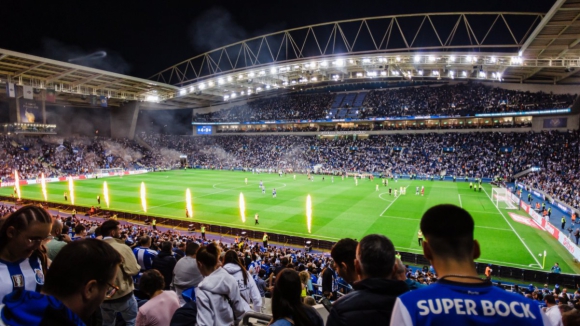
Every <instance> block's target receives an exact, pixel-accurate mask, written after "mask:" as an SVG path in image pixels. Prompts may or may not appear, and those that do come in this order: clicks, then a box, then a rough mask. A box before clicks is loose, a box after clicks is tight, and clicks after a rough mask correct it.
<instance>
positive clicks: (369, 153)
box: [0, 131, 580, 208]
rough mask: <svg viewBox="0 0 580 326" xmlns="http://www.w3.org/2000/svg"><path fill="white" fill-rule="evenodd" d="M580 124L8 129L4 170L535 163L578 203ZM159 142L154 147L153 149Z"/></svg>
mask: <svg viewBox="0 0 580 326" xmlns="http://www.w3.org/2000/svg"><path fill="white" fill-rule="evenodd" d="M579 136H580V134H579V133H578V131H569V132H555V131H552V132H541V133H532V132H529V133H515V132H514V133H499V132H493V133H447V134H435V133H432V134H397V135H371V136H369V137H366V138H363V137H359V138H355V139H352V138H350V137H348V138H337V139H329V138H319V137H314V136H296V135H285V136H270V135H269V136H260V137H257V136H240V135H232V136H222V137H200V138H196V141H192V138H191V137H189V136H169V135H145V134H143V135H142V136H141V139H142V142H141V143H142V144H143V145H144V146H146V147H143V146H142V145H140V144H139V143H138V142H136V141H129V140H111V139H104V138H88V137H85V138H82V137H76V138H72V139H62V138H56V137H54V136H47V137H44V138H25V137H17V136H7V135H4V136H1V138H0V144H1V145H2V147H3V151H2V152H1V153H0V167H1V168H0V175H1V176H2V180H3V181H11V180H13V177H14V176H13V171H14V170H17V171H18V172H19V175H20V178H21V179H34V178H38V177H40V174H41V173H44V174H45V177H47V178H48V177H56V176H62V175H68V174H77V173H92V172H96V171H97V170H98V169H105V168H123V169H138V168H146V169H170V168H176V167H180V155H182V154H184V155H186V156H187V157H188V164H189V165H190V166H194V167H202V168H215V169H248V170H249V169H260V170H271V171H280V170H283V171H295V172H307V171H314V170H315V171H317V172H319V173H327V174H340V173H344V172H360V173H376V174H382V175H386V176H394V175H411V174H413V175H418V176H420V177H424V178H428V177H431V176H434V177H435V178H437V177H439V176H442V175H447V176H456V177H457V178H463V177H465V176H468V177H470V178H474V177H477V178H479V177H483V178H495V177H498V176H499V177H501V178H504V179H510V178H511V177H512V176H513V175H514V174H516V173H518V172H521V171H523V170H526V169H528V168H530V167H539V168H541V171H539V172H535V173H530V174H528V175H526V176H524V177H522V178H521V180H518V181H521V182H523V183H525V184H527V185H529V186H531V187H532V188H535V189H539V190H542V191H544V192H546V193H547V194H548V195H549V196H551V197H552V198H554V199H557V200H560V201H562V202H564V203H566V204H568V205H570V206H573V207H575V208H578V207H579V204H580V189H579V188H578V184H580V183H579V182H578V181H579V178H580V167H579V162H580V157H579V156H580V144H579V141H578V139H579ZM147 148H150V149H151V150H149V149H147Z"/></svg>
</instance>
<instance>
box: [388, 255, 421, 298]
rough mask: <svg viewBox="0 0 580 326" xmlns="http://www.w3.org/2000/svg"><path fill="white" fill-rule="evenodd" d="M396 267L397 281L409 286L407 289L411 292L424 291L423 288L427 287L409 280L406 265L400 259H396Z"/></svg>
mask: <svg viewBox="0 0 580 326" xmlns="http://www.w3.org/2000/svg"><path fill="white" fill-rule="evenodd" d="M395 265H396V268H397V272H396V274H395V275H396V276H395V279H397V280H399V281H403V282H405V283H406V284H407V287H408V288H409V291H413V290H418V289H422V288H424V287H426V286H427V285H426V284H421V283H419V282H417V281H415V280H411V279H409V278H407V275H406V273H407V268H406V267H405V264H403V262H402V261H401V260H400V259H399V258H396V259H395Z"/></svg>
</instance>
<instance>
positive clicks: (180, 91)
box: [179, 88, 187, 96]
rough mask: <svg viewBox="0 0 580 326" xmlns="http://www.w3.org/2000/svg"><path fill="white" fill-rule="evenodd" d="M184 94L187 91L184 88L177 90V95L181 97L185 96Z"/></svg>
mask: <svg viewBox="0 0 580 326" xmlns="http://www.w3.org/2000/svg"><path fill="white" fill-rule="evenodd" d="M186 92H187V91H186V90H185V89H184V88H182V89H180V90H179V95H181V96H183V95H185V93H186Z"/></svg>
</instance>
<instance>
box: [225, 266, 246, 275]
mask: <svg viewBox="0 0 580 326" xmlns="http://www.w3.org/2000/svg"><path fill="white" fill-rule="evenodd" d="M222 268H223V269H225V270H226V272H228V273H229V274H230V275H232V276H233V275H234V274H236V273H238V272H240V271H241V270H242V269H241V268H240V266H239V265H237V264H225V265H224V266H222Z"/></svg>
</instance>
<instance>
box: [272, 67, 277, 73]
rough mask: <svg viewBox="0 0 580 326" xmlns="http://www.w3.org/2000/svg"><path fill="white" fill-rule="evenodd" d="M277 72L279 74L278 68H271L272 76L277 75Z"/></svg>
mask: <svg viewBox="0 0 580 326" xmlns="http://www.w3.org/2000/svg"><path fill="white" fill-rule="evenodd" d="M276 72H278V71H277V70H276V68H274V67H272V68H270V73H271V74H275V73H276Z"/></svg>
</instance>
